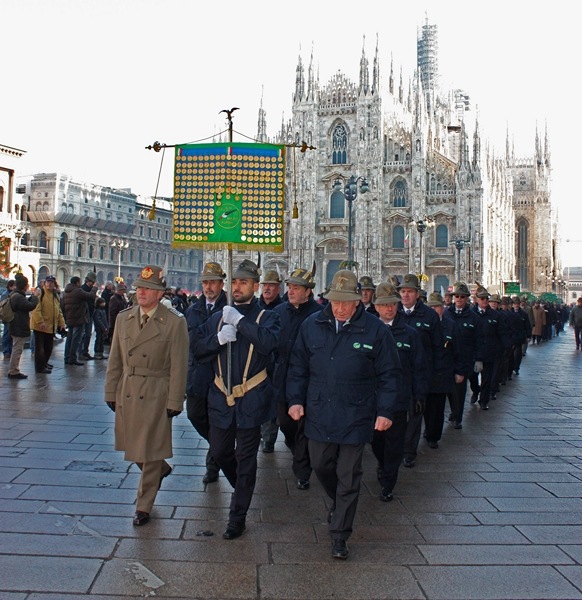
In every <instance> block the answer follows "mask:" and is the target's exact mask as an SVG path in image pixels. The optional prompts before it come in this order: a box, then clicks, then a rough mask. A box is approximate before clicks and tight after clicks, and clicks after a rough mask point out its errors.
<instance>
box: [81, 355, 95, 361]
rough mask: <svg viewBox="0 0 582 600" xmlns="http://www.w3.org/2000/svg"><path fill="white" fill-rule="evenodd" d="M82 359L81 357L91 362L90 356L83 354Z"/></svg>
mask: <svg viewBox="0 0 582 600" xmlns="http://www.w3.org/2000/svg"><path fill="white" fill-rule="evenodd" d="M82 357H83V358H84V359H85V360H93V357H92V356H91V355H90V354H83V355H82Z"/></svg>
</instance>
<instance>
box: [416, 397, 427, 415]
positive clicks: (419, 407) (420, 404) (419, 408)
mask: <svg viewBox="0 0 582 600" xmlns="http://www.w3.org/2000/svg"><path fill="white" fill-rule="evenodd" d="M424 406H425V400H424V398H415V399H414V414H415V415H421V414H422V413H423V412H424Z"/></svg>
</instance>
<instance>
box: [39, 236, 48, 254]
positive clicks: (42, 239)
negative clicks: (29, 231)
mask: <svg viewBox="0 0 582 600" xmlns="http://www.w3.org/2000/svg"><path fill="white" fill-rule="evenodd" d="M47 250H48V241H47V237H46V232H44V231H41V232H40V233H39V235H38V251H39V252H40V253H41V254H46V253H47Z"/></svg>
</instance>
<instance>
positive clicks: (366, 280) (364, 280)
mask: <svg viewBox="0 0 582 600" xmlns="http://www.w3.org/2000/svg"><path fill="white" fill-rule="evenodd" d="M359 283H360V289H361V290H375V289H376V286H375V285H374V282H373V281H372V278H371V277H369V276H368V275H363V276H362V277H360V281H359Z"/></svg>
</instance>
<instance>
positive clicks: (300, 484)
mask: <svg viewBox="0 0 582 600" xmlns="http://www.w3.org/2000/svg"><path fill="white" fill-rule="evenodd" d="M295 487H296V488H297V489H298V490H308V489H309V479H298V480H297V483H296V484H295Z"/></svg>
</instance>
